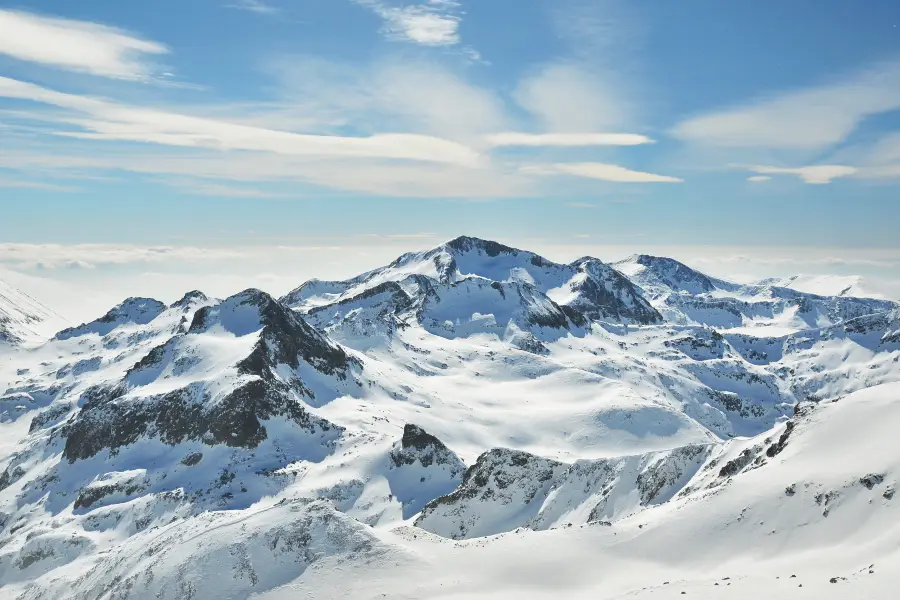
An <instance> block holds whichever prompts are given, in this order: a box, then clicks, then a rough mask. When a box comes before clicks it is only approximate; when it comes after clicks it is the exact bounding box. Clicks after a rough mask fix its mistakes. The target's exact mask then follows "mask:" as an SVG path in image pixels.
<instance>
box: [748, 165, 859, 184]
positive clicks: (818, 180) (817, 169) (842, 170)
mask: <svg viewBox="0 0 900 600" xmlns="http://www.w3.org/2000/svg"><path fill="white" fill-rule="evenodd" d="M747 169H748V170H750V171H752V172H753V173H759V174H760V176H761V177H763V178H760V177H751V178H750V181H767V180H769V179H771V177H768V176H769V175H796V176H797V177H799V178H800V179H802V180H803V182H804V183H809V184H813V185H826V184H829V183H831V182H832V181H834V180H835V179H838V178H841V177H850V176H852V175H855V174H857V173H858V172H859V169H857V168H856V167H850V166H846V165H810V166H806V167H771V166H766V165H751V166H749V167H747Z"/></svg>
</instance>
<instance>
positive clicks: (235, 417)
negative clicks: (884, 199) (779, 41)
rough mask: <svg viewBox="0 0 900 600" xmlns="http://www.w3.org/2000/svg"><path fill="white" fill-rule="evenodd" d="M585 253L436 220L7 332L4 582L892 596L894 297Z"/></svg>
mask: <svg viewBox="0 0 900 600" xmlns="http://www.w3.org/2000/svg"><path fill="white" fill-rule="evenodd" d="M613 267H615V269H618V270H614V269H613V268H612V267H611V266H609V265H603V264H602V263H600V262H599V261H593V262H592V260H586V259H583V260H582V261H576V262H575V263H572V264H571V265H560V264H557V263H553V262H551V261H548V260H546V259H543V258H541V257H538V256H536V255H534V254H531V253H528V252H524V251H514V250H513V249H509V248H505V247H502V246H499V245H492V244H491V243H486V242H483V241H481V240H474V239H472V238H462V239H461V240H455V241H454V242H451V243H449V244H447V245H445V246H442V247H439V248H437V249H435V250H432V251H429V252H423V253H415V254H408V255H404V256H403V257H401V258H400V259H398V261H395V263H394V264H392V265H390V266H388V267H386V268H384V269H380V270H376V271H373V272H370V273H367V274H364V275H362V276H360V277H358V278H356V279H354V280H351V281H347V282H320V281H317V282H310V283H308V284H306V285H304V286H301V287H300V288H298V290H296V291H295V292H292V293H291V294H289V295H288V296H286V297H285V298H283V299H282V303H281V304H278V303H276V302H275V300H274V299H272V298H270V297H268V296H266V295H265V294H262V293H261V292H257V291H254V290H249V291H248V292H244V293H242V294H239V295H237V296H234V297H232V298H228V299H225V300H216V299H208V298H206V297H204V296H202V294H189V295H188V296H186V297H185V299H183V300H182V301H180V302H179V303H176V304H175V305H172V306H164V305H162V304H160V303H157V302H155V301H152V300H150V299H131V300H129V301H126V302H125V303H123V304H121V305H119V306H118V307H116V308H115V309H113V310H112V311H110V313H109V314H107V315H106V316H104V317H103V318H102V319H99V320H98V321H96V322H93V323H89V324H86V325H84V326H80V327H77V328H72V329H70V330H68V331H67V332H64V333H61V334H59V335H57V336H56V338H55V339H54V340H51V341H49V342H47V343H44V344H42V345H41V344H32V345H30V346H29V345H28V344H24V345H23V344H22V343H17V344H9V343H7V344H6V346H5V347H3V348H2V349H0V352H2V354H0V388H2V389H4V390H5V392H4V393H3V396H2V399H0V453H2V454H0V456H2V458H0V586H2V588H0V590H2V591H0V597H3V598H6V597H10V598H23V599H24V598H77V599H87V598H91V599H94V598H121V599H125V598H142V599H143V598H147V599H150V598H154V599H157V598H246V597H253V598H266V599H273V600H274V599H279V600H280V599H288V598H306V597H309V598H346V597H353V598H383V597H388V598H523V597H538V598H539V597H548V598H549V597H584V598H667V597H672V598H675V597H681V596H682V592H685V593H686V595H688V596H690V597H699V598H713V597H715V598H718V597H721V596H722V595H725V594H727V595H728V596H729V597H734V598H761V597H764V598H799V597H806V596H807V595H808V596H809V597H817V598H822V597H825V598H893V597H895V596H894V593H893V590H894V589H895V586H896V585H898V584H900V574H898V573H900V568H898V567H900V561H898V554H897V551H898V549H900V546H898V544H897V542H896V540H897V539H898V538H897V536H898V534H900V531H898V525H897V524H898V523H900V519H898V518H897V517H898V514H897V513H896V511H897V510H898V505H897V502H898V501H900V498H897V499H895V498H894V489H895V487H896V485H897V474H898V466H900V446H898V445H897V443H896V433H895V432H896V431H897V430H898V427H900V383H898V382H900V364H898V361H900V312H898V308H897V305H895V304H893V303H891V302H889V301H884V300H871V299H857V298H852V297H848V296H840V295H832V296H816V295H812V294H803V293H800V292H798V291H796V290H794V289H790V288H789V287H786V286H784V285H782V284H783V283H784V282H776V283H775V284H773V283H772V282H763V283H762V284H760V285H754V286H745V285H738V284H733V283H729V282H726V281H723V280H720V279H715V278H709V277H706V276H705V275H703V274H701V273H698V272H696V271H693V270H691V269H689V268H688V267H686V266H684V265H681V264H680V263H675V262H674V261H670V260H669V259H658V258H656V257H633V258H632V259H629V260H627V261H623V262H622V263H618V264H616V265H613ZM622 273H624V275H626V276H627V277H628V279H625V277H624V276H623V275H622ZM602 290H605V291H602ZM6 297H7V298H12V297H13V294H12V293H8V294H6ZM289 307H293V312H291V308H289ZM8 312H10V313H11V312H12V309H9V310H8ZM20 312H22V311H20ZM586 313H591V314H592V315H593V316H592V317H591V318H586V317H584V314H586ZM301 319H302V320H305V321H306V322H308V323H309V324H311V325H312V326H314V327H316V328H318V329H319V331H320V332H321V333H316V332H315V331H314V330H313V329H311V328H308V326H306V325H305V324H304V323H303V321H302V320H301ZM285 332H290V336H287V335H286V333H285ZM298 357H299V359H298ZM257 395H258V396H257ZM160 415H163V416H160ZM98 419H99V421H98ZM148 419H149V421H148ZM198 423H199V425H198ZM410 424H415V425H416V426H417V427H406V428H405V426H408V425H410ZM201 425H202V427H201ZM83 431H91V432H98V434H97V435H101V436H105V437H104V438H103V439H104V440H106V439H107V438H108V439H109V440H110V441H109V444H110V445H108V446H106V447H104V446H103V445H102V444H100V445H99V446H98V444H97V443H96V442H97V440H96V439H94V440H92V439H85V440H83V441H81V442H80V443H76V437H73V436H77V435H78V433H79V432H83ZM130 433H133V435H131V436H130V437H129V435H130ZM466 467H469V468H468V470H467V471H466V470H465V468H466ZM484 536H488V537H484ZM870 571H871V573H870ZM792 575H796V577H792ZM726 578H727V579H726ZM832 578H835V583H831V582H830V580H831V579H832ZM716 584H718V585H716ZM800 586H802V588H801V587H800Z"/></svg>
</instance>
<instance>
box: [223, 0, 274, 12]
mask: <svg viewBox="0 0 900 600" xmlns="http://www.w3.org/2000/svg"><path fill="white" fill-rule="evenodd" d="M225 6H226V7H227V8H235V9H238V10H246V11H249V12H255V13H257V14H260V15H277V14H279V13H281V9H279V8H276V7H274V6H271V5H269V4H266V3H265V2H261V1H260V0H237V1H236V2H233V3H231V4H226V5H225Z"/></svg>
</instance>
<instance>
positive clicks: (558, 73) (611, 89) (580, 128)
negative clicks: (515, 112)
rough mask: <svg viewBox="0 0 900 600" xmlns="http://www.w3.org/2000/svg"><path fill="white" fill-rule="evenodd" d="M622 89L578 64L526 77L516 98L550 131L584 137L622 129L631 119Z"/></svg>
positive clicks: (545, 69) (544, 69)
mask: <svg viewBox="0 0 900 600" xmlns="http://www.w3.org/2000/svg"><path fill="white" fill-rule="evenodd" d="M619 94H620V91H619V87H618V86H616V85H613V84H612V83H609V82H607V81H604V80H603V79H602V78H601V77H599V76H598V75H597V73H596V71H593V70H588V69H585V68H583V67H580V66H578V65H575V64H567V63H560V64H551V65H545V66H543V67H542V68H541V69H539V70H538V71H537V72H535V73H533V74H531V75H529V76H527V77H525V78H524V79H522V81H521V82H520V83H519V85H518V86H517V87H516V90H515V92H514V94H513V97H514V99H515V100H516V102H517V103H518V104H519V105H520V106H521V107H522V108H524V109H525V110H527V111H528V112H530V113H531V114H532V115H534V116H535V117H536V118H537V119H538V120H539V121H540V122H541V123H542V124H543V125H544V128H545V129H546V130H547V131H553V132H561V133H583V132H586V131H604V130H609V129H618V128H619V127H621V126H622V124H623V123H625V122H627V121H628V119H629V110H628V109H627V108H626V103H625V102H623V101H622V100H621V99H620V97H619Z"/></svg>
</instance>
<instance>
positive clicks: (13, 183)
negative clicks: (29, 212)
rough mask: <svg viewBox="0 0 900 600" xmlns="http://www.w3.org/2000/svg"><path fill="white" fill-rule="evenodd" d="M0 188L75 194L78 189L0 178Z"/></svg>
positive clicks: (43, 182)
mask: <svg viewBox="0 0 900 600" xmlns="http://www.w3.org/2000/svg"><path fill="white" fill-rule="evenodd" d="M0 188H14V189H26V190H44V191H47V192H75V191H78V188H76V187H72V186H68V185H57V184H55V183H47V182H45V181H29V180H23V179H7V178H5V177H0Z"/></svg>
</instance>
